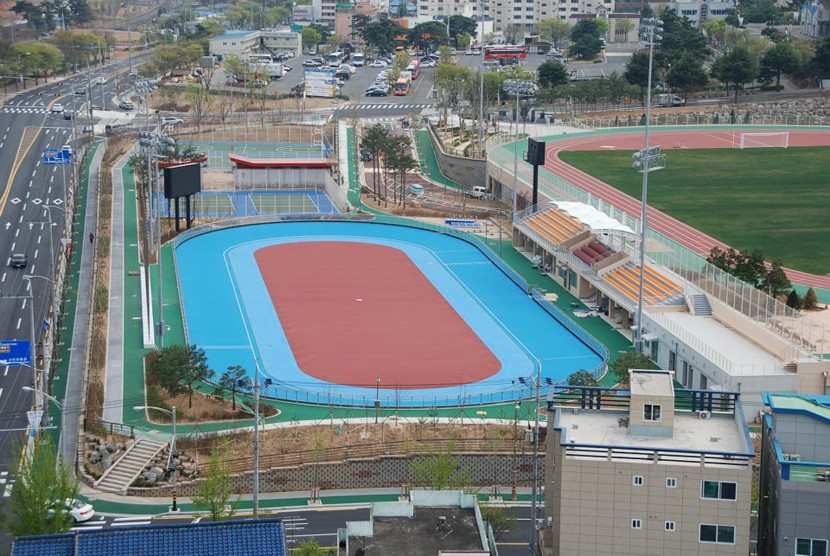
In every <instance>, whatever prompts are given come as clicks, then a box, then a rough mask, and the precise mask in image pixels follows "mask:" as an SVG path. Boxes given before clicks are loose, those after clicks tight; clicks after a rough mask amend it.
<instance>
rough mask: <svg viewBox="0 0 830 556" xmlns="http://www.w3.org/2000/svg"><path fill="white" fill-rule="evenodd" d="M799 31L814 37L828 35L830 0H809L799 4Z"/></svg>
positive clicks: (829, 34) (829, 32)
mask: <svg viewBox="0 0 830 556" xmlns="http://www.w3.org/2000/svg"><path fill="white" fill-rule="evenodd" d="M798 21H799V25H798V30H799V32H800V33H801V34H802V35H804V36H806V37H811V38H814V39H820V38H823V37H830V0H810V1H809V2H804V3H803V4H802V5H801V11H800V12H799V20H798Z"/></svg>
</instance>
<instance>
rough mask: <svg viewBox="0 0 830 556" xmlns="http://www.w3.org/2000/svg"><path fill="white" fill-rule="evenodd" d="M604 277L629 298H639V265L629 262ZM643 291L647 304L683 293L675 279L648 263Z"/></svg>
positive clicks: (666, 299) (667, 299)
mask: <svg viewBox="0 0 830 556" xmlns="http://www.w3.org/2000/svg"><path fill="white" fill-rule="evenodd" d="M603 279H604V280H605V281H606V282H608V283H609V284H611V285H612V286H613V287H614V288H615V289H616V290H617V291H619V292H620V293H621V294H623V295H624V296H626V297H627V298H629V299H631V300H632V301H636V300H637V297H638V292H639V288H640V267H639V266H637V265H635V264H632V263H627V264H625V265H623V266H619V267H617V268H615V269H613V270H612V271H611V272H608V273H607V274H605V275H604V276H603ZM643 292H644V301H645V302H646V303H647V304H650V305H656V304H659V303H664V302H666V301H669V300H671V299H672V298H677V297H678V296H679V295H680V294H681V293H682V289H681V287H680V286H679V285H678V284H676V283H675V282H674V281H672V280H670V279H669V278H666V277H665V276H664V275H662V274H661V273H659V272H657V270H655V269H654V268H652V267H651V266H648V265H646V271H645V280H644V282H643Z"/></svg>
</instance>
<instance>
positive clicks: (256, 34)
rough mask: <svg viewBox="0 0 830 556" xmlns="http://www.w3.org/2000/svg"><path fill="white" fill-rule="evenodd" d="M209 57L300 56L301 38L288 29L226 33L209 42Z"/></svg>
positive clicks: (298, 34)
mask: <svg viewBox="0 0 830 556" xmlns="http://www.w3.org/2000/svg"><path fill="white" fill-rule="evenodd" d="M208 44H209V48H210V55H211V56H216V57H218V58H220V59H221V58H224V57H225V56H227V55H229V54H235V55H237V56H240V57H245V56H246V55H247V54H252V53H254V52H258V51H261V50H263V51H266V52H270V53H272V54H277V53H280V52H288V51H290V52H293V53H294V55H295V56H299V55H300V54H302V36H301V35H300V33H297V32H294V31H291V30H290V29H263V30H261V31H228V32H226V33H223V34H221V35H219V36H217V37H213V38H212V39H210V41H209V43H208Z"/></svg>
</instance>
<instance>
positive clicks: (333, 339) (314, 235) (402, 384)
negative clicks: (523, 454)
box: [176, 220, 603, 407]
mask: <svg viewBox="0 0 830 556" xmlns="http://www.w3.org/2000/svg"><path fill="white" fill-rule="evenodd" d="M176 258H177V269H178V273H179V275H178V278H179V282H180V295H181V298H182V299H181V302H182V306H183V310H184V315H185V320H186V323H187V335H188V342H189V343H191V344H196V345H198V346H199V347H201V348H203V349H204V350H205V352H206V354H207V356H208V363H209V364H210V366H211V367H212V368H213V369H216V370H224V369H225V368H227V367H228V366H230V365H242V366H243V367H244V368H245V369H247V370H248V373H249V374H253V372H254V369H259V370H260V372H261V374H262V376H263V378H267V379H269V380H270V381H271V383H270V385H268V386H267V387H266V389H265V393H266V394H267V395H270V396H273V397H277V398H281V399H293V400H303V401H310V402H319V403H328V404H337V405H358V406H372V405H373V404H374V402H375V400H376V399H377V400H380V402H381V404H382V405H384V406H400V407H415V406H420V407H424V406H441V405H464V404H471V403H489V402H499V401H505V400H512V399H519V398H526V397H527V396H528V395H529V394H530V390H529V389H528V386H529V385H530V384H531V382H532V379H531V377H533V376H534V375H535V373H536V372H537V370H541V374H542V376H543V377H544V378H545V380H546V381H549V382H560V381H562V380H564V379H565V378H566V377H567V376H568V375H569V374H570V373H572V372H574V371H577V370H582V369H584V370H594V369H598V368H601V367H602V363H603V362H602V357H601V356H600V355H599V354H597V353H596V352H594V351H593V350H592V349H591V348H590V347H589V346H588V345H587V344H585V343H584V342H583V341H582V340H581V339H579V338H577V337H576V336H574V335H573V334H572V333H571V332H570V330H569V328H568V327H567V326H566V325H565V324H564V323H562V322H561V321H560V320H559V319H558V318H556V317H555V316H554V315H553V314H552V312H551V311H550V310H549V309H546V308H545V307H544V306H543V305H542V303H543V302H542V301H540V300H538V299H536V298H534V297H531V296H528V295H527V292H526V291H525V290H524V289H523V288H521V287H519V285H517V283H516V282H515V281H514V279H513V278H512V277H511V276H510V275H509V274H508V273H507V272H506V271H505V270H503V269H502V267H500V266H499V265H498V264H496V262H495V261H494V260H493V259H491V258H490V256H488V254H487V253H486V252H484V251H483V250H482V249H481V248H480V246H478V245H477V244H475V243H471V242H468V241H466V240H464V239H461V238H458V237H454V236H452V235H448V234H443V233H437V232H435V231H430V230H425V229H422V228H417V227H411V226H406V225H392V224H381V223H373V222H365V221H348V220H340V221H315V222H309V221H303V222H297V221H294V222H281V223H268V224H256V225H248V226H238V227H231V228H225V229H221V230H214V231H210V232H206V233H202V234H194V235H193V236H190V237H187V238H185V239H184V240H183V241H182V242H180V243H179V244H178V245H177V247H176ZM208 299H209V300H210V301H209V302H206V300H208Z"/></svg>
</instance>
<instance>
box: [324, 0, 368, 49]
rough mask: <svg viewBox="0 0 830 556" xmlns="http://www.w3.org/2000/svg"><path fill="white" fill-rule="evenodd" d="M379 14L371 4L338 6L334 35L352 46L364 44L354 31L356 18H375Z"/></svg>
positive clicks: (360, 3) (359, 3) (357, 3)
mask: <svg viewBox="0 0 830 556" xmlns="http://www.w3.org/2000/svg"><path fill="white" fill-rule="evenodd" d="M377 13H378V9H377V7H375V6H374V5H373V4H371V3H370V2H356V3H354V4H338V5H337V12H336V15H335V21H334V34H335V35H336V36H338V37H341V38H342V39H344V40H346V41H348V42H351V43H352V44H355V43H362V42H363V38H362V37H360V35H359V34H358V33H355V31H354V18H355V16H357V15H365V16H366V17H374V16H375V15H377Z"/></svg>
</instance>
